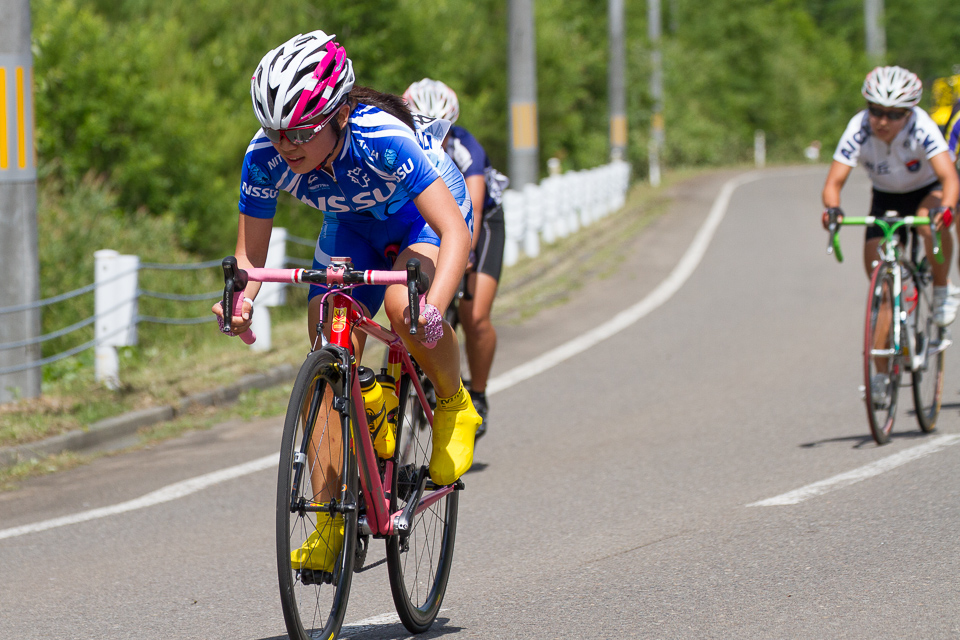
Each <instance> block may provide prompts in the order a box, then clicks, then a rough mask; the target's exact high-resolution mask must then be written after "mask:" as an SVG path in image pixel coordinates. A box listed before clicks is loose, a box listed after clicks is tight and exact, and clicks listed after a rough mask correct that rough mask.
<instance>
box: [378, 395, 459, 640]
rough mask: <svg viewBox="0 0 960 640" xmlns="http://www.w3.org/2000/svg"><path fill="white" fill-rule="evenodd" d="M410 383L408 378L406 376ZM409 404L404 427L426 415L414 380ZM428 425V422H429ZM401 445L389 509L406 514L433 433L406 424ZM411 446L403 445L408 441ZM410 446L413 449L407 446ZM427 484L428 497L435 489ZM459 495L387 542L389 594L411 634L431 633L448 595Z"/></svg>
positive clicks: (438, 504)
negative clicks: (408, 421)
mask: <svg viewBox="0 0 960 640" xmlns="http://www.w3.org/2000/svg"><path fill="white" fill-rule="evenodd" d="M404 377H405V378H406V376H404ZM401 387H402V393H403V397H404V399H405V401H406V402H407V403H410V402H413V404H414V407H413V408H411V407H405V408H404V412H403V414H402V415H403V417H404V422H406V420H407V418H408V417H410V416H414V419H416V416H417V415H419V414H422V413H423V411H422V409H421V408H420V406H419V399H418V396H417V394H416V392H413V393H411V392H410V391H409V390H408V389H407V388H408V387H413V385H412V384H410V383H409V380H405V381H404V383H403V384H402V385H401ZM425 422H426V421H425V420H424V423H425ZM399 431H400V441H399V442H398V443H397V444H398V445H399V446H398V452H400V451H402V452H404V453H403V455H402V457H401V455H399V453H398V456H397V458H398V460H397V464H396V465H395V468H394V477H393V486H394V487H395V489H394V491H392V492H391V496H390V510H391V511H392V512H396V511H397V510H399V509H403V508H404V507H405V506H406V504H407V501H409V500H413V499H415V494H416V484H417V479H418V477H419V476H420V474H425V473H427V467H428V465H429V464H430V452H431V440H432V434H433V431H432V429H431V428H430V426H429V425H428V424H425V425H420V424H414V425H411V426H410V427H408V426H407V425H406V424H404V425H401V429H400V430H399ZM405 439H406V440H407V442H404V440H405ZM408 445H409V446H408ZM434 489H435V487H434V485H433V484H432V483H431V482H430V481H429V480H427V488H426V490H425V491H424V495H428V494H429V492H430V491H432V490H434ZM459 495H460V492H459V491H452V492H450V493H449V494H447V495H446V496H445V497H443V498H441V499H440V500H438V501H437V502H435V503H434V504H432V505H431V506H430V507H428V508H427V509H424V510H423V511H421V512H420V513H419V514H417V515H415V516H414V517H413V518H412V520H411V523H410V529H409V531H408V532H407V533H406V534H405V535H394V536H390V538H388V539H387V572H388V574H389V575H390V591H391V592H392V593H393V602H394V604H395V605H396V607H397V614H398V615H399V616H400V620H401V621H402V622H403V626H405V627H406V628H407V630H409V631H410V632H411V633H422V632H424V631H426V630H427V629H429V628H430V625H432V624H433V621H434V619H436V617H437V613H438V612H439V611H440V603H441V602H442V601H443V595H444V593H445V592H446V590H447V580H448V578H449V577H450V567H451V565H452V564H453V547H454V541H455V539H456V533H457V509H458V506H459Z"/></svg>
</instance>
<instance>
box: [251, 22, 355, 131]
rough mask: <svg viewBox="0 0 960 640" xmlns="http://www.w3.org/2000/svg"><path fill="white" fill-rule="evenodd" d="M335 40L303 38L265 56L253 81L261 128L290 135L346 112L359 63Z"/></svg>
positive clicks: (319, 36) (315, 33)
mask: <svg viewBox="0 0 960 640" xmlns="http://www.w3.org/2000/svg"><path fill="white" fill-rule="evenodd" d="M334 38H335V36H334V35H327V34H326V33H324V32H323V31H311V32H310V33H307V34H299V35H297V36H295V37H293V38H290V39H289V40H287V41H286V42H284V43H283V44H282V45H280V46H279V47H277V48H276V49H273V50H272V51H270V52H268V53H267V55H265V56H263V59H262V60H260V64H259V65H257V70H256V71H255V72H254V74H253V77H252V78H251V79H250V96H251V97H252V98H253V110H254V112H255V113H256V114H257V120H259V121H260V124H261V125H263V126H264V127H266V128H268V129H289V128H290V127H296V126H297V125H300V124H302V123H304V122H305V121H307V120H309V119H310V118H313V117H316V116H318V115H322V114H328V113H330V112H332V111H333V110H334V109H336V108H337V107H338V106H340V104H341V103H342V102H343V100H344V99H345V98H346V95H347V94H348V93H349V92H350V89H352V88H353V82H354V75H353V63H352V62H350V58H348V57H347V53H346V51H345V50H344V48H343V47H341V46H340V44H339V43H337V42H334Z"/></svg>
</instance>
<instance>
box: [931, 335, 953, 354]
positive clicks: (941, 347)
mask: <svg viewBox="0 0 960 640" xmlns="http://www.w3.org/2000/svg"><path fill="white" fill-rule="evenodd" d="M952 344H953V340H951V339H949V338H943V339H942V340H940V342H931V343H930V347H929V348H928V349H927V356H928V357H929V356H935V355H937V354H938V353H940V352H941V351H946V350H947V347H949V346H950V345H952Z"/></svg>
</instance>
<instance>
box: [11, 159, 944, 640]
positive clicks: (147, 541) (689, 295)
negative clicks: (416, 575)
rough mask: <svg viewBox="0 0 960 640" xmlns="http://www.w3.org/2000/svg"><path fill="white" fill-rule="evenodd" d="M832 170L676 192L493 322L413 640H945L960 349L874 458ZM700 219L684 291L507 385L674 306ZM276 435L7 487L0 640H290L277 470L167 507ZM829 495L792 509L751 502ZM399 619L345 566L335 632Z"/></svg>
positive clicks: (385, 592)
mask: <svg viewBox="0 0 960 640" xmlns="http://www.w3.org/2000/svg"><path fill="white" fill-rule="evenodd" d="M825 172H826V170H825V168H824V167H799V168H793V169H789V168H787V169H770V170H766V171H764V172H760V173H758V174H756V175H752V176H750V179H749V180H747V181H744V182H743V183H742V184H740V185H739V186H738V187H737V188H736V189H735V190H734V191H733V192H732V195H730V198H729V203H728V204H729V206H728V207H726V208H722V207H718V206H714V203H715V200H716V198H717V196H718V195H719V194H720V193H721V188H722V186H723V185H724V184H726V183H727V181H728V180H730V179H732V178H734V177H736V176H738V175H740V174H736V173H732V172H727V173H717V174H712V175H710V176H707V177H701V178H699V179H697V180H696V181H694V182H691V183H688V184H685V185H683V187H681V188H677V189H675V190H674V193H673V195H674V201H673V204H672V205H671V207H670V210H669V213H668V214H666V215H664V216H662V217H660V218H658V219H657V220H656V221H655V222H654V223H653V224H651V225H650V226H649V227H648V228H647V229H646V230H645V232H644V233H643V235H642V236H641V237H639V238H638V239H637V240H636V243H635V247H634V249H635V250H634V251H633V253H632V257H631V258H630V259H629V260H627V261H626V262H624V264H622V265H620V269H619V272H618V273H615V274H612V275H611V274H606V275H605V276H604V277H595V278H591V279H590V280H589V284H588V286H587V287H586V288H584V289H582V290H581V291H580V292H579V293H578V294H577V295H575V296H574V297H573V299H572V301H571V302H569V303H568V304H566V305H565V306H563V307H560V308H555V309H552V310H549V311H547V312H545V313H542V314H540V316H538V317H535V318H533V319H531V320H530V321H528V322H526V323H525V324H523V325H522V326H509V327H502V328H501V330H500V338H501V340H500V350H499V353H498V357H497V362H496V365H495V370H494V374H495V377H497V376H499V380H500V387H499V390H498V391H497V392H496V393H495V394H494V395H492V396H491V404H492V410H491V411H492V412H491V427H490V430H489V432H488V435H487V436H486V437H485V438H484V439H483V440H482V441H481V442H480V444H479V446H478V450H477V454H476V462H475V465H474V469H473V470H472V471H471V472H470V473H468V474H467V475H466V476H465V482H466V485H467V489H466V490H465V492H464V493H463V495H462V496H461V506H460V522H459V528H458V534H457V551H456V558H455V562H454V568H453V573H452V577H451V581H450V586H449V589H448V591H447V595H446V599H445V600H444V606H443V610H442V611H441V614H440V617H439V618H438V621H437V623H436V624H435V625H434V627H433V629H431V631H430V632H428V633H427V634H424V635H423V636H422V637H425V638H439V637H445V638H457V639H460V638H485V639H487V638H511V639H514V638H531V639H541V638H758V639H760V638H763V639H769V638H818V639H819V638H957V637H960V582H958V580H957V575H958V569H960V566H958V565H960V550H958V545H957V543H956V533H955V532H957V531H960V499H958V498H960V483H958V481H957V479H956V472H955V470H956V468H957V465H958V462H960V446H954V445H956V444H957V443H958V442H960V437H956V436H958V434H960V357H955V356H956V354H955V353H954V352H953V350H951V351H948V352H947V362H948V364H947V373H946V384H945V397H944V408H943V412H942V414H941V419H940V424H939V429H938V430H937V432H936V433H934V434H930V435H924V434H921V433H920V432H919V430H918V428H917V426H916V423H915V419H914V417H913V415H912V412H910V411H909V408H910V405H911V403H910V398H909V390H905V391H906V393H905V395H903V396H901V398H902V402H901V410H900V415H899V418H898V423H897V426H896V427H895V433H894V437H893V439H892V442H891V443H890V444H889V445H886V446H883V447H878V446H876V445H874V444H873V442H872V440H871V439H870V437H869V434H868V427H867V424H866V416H865V414H864V410H863V403H862V401H861V400H860V396H859V391H858V386H859V385H860V384H862V381H861V375H862V373H861V372H862V361H861V358H862V356H861V348H862V330H863V327H862V322H863V305H864V301H865V299H866V284H867V283H866V278H865V276H864V274H863V271H862V267H861V265H860V259H859V256H860V254H861V252H862V233H863V232H862V230H857V229H849V228H848V229H845V230H844V232H843V236H842V238H843V243H844V248H845V253H846V255H847V256H848V260H847V262H846V263H844V264H842V265H838V264H837V263H836V262H835V261H834V260H833V258H828V257H827V256H826V255H825V253H824V248H825V246H826V233H825V232H824V231H823V230H822V229H821V228H820V225H819V221H818V217H819V210H820V204H819V193H820V188H821V186H822V183H823V179H824V177H825ZM844 195H845V198H844V208H845V209H846V210H847V211H848V212H849V213H851V215H861V214H862V213H863V212H864V211H865V210H866V206H867V204H868V198H869V187H868V184H867V183H866V181H865V178H864V177H863V175H862V173H861V172H857V173H855V174H854V176H853V178H852V179H851V181H850V183H849V184H848V186H847V188H846V191H845V194H844ZM711 211H714V213H716V212H718V211H719V212H720V213H725V216H724V217H723V218H722V220H720V222H719V226H717V227H716V230H715V233H714V235H713V236H712V237H711V238H710V242H709V244H708V245H706V251H705V252H704V253H703V255H702V260H700V262H699V263H697V264H696V268H695V269H694V270H693V271H692V273H691V274H690V275H689V278H687V279H686V280H681V281H679V282H678V281H676V278H674V283H675V284H676V285H677V286H675V287H674V289H675V291H673V292H672V295H669V296H666V297H662V299H661V300H660V301H661V302H662V303H661V304H659V306H656V305H653V306H651V307H650V308H648V309H646V311H647V312H646V313H645V314H640V315H641V316H642V317H639V319H638V320H637V321H636V322H634V323H633V324H630V325H629V326H627V327H625V328H623V329H621V330H619V331H618V332H616V333H615V334H614V335H612V336H610V337H608V338H606V339H604V340H602V341H600V342H599V343H597V344H595V345H593V346H591V347H590V348H588V349H586V350H582V351H580V352H579V353H576V354H575V355H572V356H571V357H569V358H567V359H565V360H563V361H561V362H559V363H558V364H556V365H555V366H552V367H550V368H548V369H546V370H543V371H541V372H539V373H537V374H536V375H533V376H531V377H527V378H526V379H523V380H519V381H515V382H512V383H511V382H509V378H507V377H505V376H507V375H509V373H510V372H511V371H515V370H516V369H515V367H518V366H520V365H523V364H524V363H527V362H529V361H531V360H533V359H535V358H536V357H538V356H541V355H542V354H544V353H547V352H550V350H551V349H554V348H555V347H557V346H558V345H561V344H567V343H569V342H570V341H576V340H578V339H579V340H581V341H582V340H585V339H586V337H585V336H589V335H591V334H589V333H588V332H589V331H590V330H592V329H595V328H597V327H601V326H604V323H607V322H609V321H611V320H612V319H613V318H615V317H616V314H617V313H619V312H620V311H622V310H624V309H629V308H635V305H637V304H638V303H641V302H642V301H644V300H649V298H648V295H650V294H651V292H655V291H659V292H661V293H662V292H663V283H664V282H665V281H668V276H670V274H671V272H672V271H673V270H674V268H675V267H676V265H677V264H678V262H680V260H681V257H682V256H684V255H685V253H686V252H687V251H688V248H689V247H690V246H691V243H693V242H694V238H695V237H696V234H697V232H698V229H701V228H702V225H703V224H704V221H705V220H707V219H708V214H710V212H711ZM711 219H712V220H714V221H716V220H717V219H718V218H717V217H716V216H715V217H713V218H711ZM954 281H955V282H960V278H958V277H957V271H956V267H954ZM658 287H660V288H658ZM573 344H576V343H573ZM954 349H956V347H954ZM279 422H280V421H279V420H264V421H259V422H250V423H227V424H222V425H219V426H217V427H216V428H214V429H212V430H210V431H206V432H200V433H192V434H188V435H186V436H184V437H182V438H180V439H177V440H174V441H170V442H167V443H164V444H160V445H156V446H154V447H152V448H150V449H146V450H142V451H138V452H134V453H129V454H124V455H119V456H114V457H110V458H103V459H100V460H97V461H96V462H94V463H92V464H90V465H88V466H85V467H83V468H79V469H75V470H73V471H69V472H65V473H61V474H58V475H55V476H49V477H45V478H39V479H36V480H31V481H29V482H28V483H26V484H25V485H24V486H23V487H22V488H21V489H19V490H17V491H15V492H10V493H3V494H0V638H2V639H10V640H14V639H16V640H20V639H24V640H26V639H32V638H38V639H39V638H44V639H46V638H70V639H78V640H79V639H88V638H89V639H97V640H110V639H115V638H116V639H119V638H123V639H126V638H131V637H134V638H138V639H139V640H146V639H154V638H155V639H163V640H176V639H181V638H182V639H211V640H213V639H219V638H230V639H234V638H241V639H251V640H274V639H282V638H286V634H285V631H284V627H283V619H282V616H281V613H280V606H279V598H278V595H277V587H276V576H275V559H274V540H273V512H274V505H273V497H274V484H275V481H276V479H275V476H276V473H275V466H272V465H270V464H269V463H260V464H259V466H258V467H256V468H260V469H261V470H259V471H253V472H248V473H243V474H240V475H237V477H235V478H232V479H228V480H225V481H221V482H216V483H212V484H210V485H209V486H207V487H206V488H203V489H201V490H199V491H195V492H193V493H189V494H186V495H183V496H182V497H175V495H176V493H175V491H174V490H172V489H164V488H165V487H170V485H173V484H174V483H178V482H182V481H185V480H189V479H191V478H196V477H198V476H203V475H204V474H208V473H210V472H214V471H217V470H221V469H230V468H234V467H236V466H237V465H242V464H244V463H250V462H251V461H261V460H263V459H264V458H265V457H266V456H269V455H271V454H273V453H275V452H276V450H277V446H278V442H279V436H280V426H279ZM868 465H873V466H868ZM850 472H853V473H850ZM841 474H846V475H841ZM818 482H819V483H822V484H820V485H816V487H814V489H813V490H810V491H809V492H808V493H807V494H806V499H804V500H802V501H800V502H798V503H796V504H779V505H776V506H757V503H758V502H762V501H765V500H768V499H771V498H775V497H777V496H781V495H783V494H786V493H788V492H791V491H794V490H797V489H801V488H804V487H809V486H810V485H812V484H814V483H818ZM158 490H160V491H161V492H162V493H160V494H152V492H155V491H158ZM151 495H152V499H148V500H142V501H141V502H139V503H131V502H130V501H133V500H136V499H139V498H142V497H144V496H151ZM114 505H123V507H122V508H116V509H114V511H115V512H114V513H111V514H109V515H104V516H103V517H97V518H93V519H89V520H85V521H80V522H73V523H69V524H63V525H62V526H57V527H54V528H47V529H42V530H40V529H41V528H42V527H39V526H33V528H32V529H30V527H31V525H37V523H43V522H47V521H49V520H51V519H53V518H58V517H70V516H76V515H77V514H90V513H91V510H93V509H101V508H107V507H111V506H114ZM74 519H75V520H81V519H82V517H78V518H74ZM18 527H26V528H27V529H16V530H14V528H18ZM14 534H16V535H14ZM378 553H382V552H378ZM372 559H376V557H374V558H372ZM392 612H393V604H392V600H391V596H390V590H389V585H388V581H387V576H386V569H385V567H383V568H378V569H375V570H373V571H370V572H367V573H363V574H358V575H357V577H356V579H355V580H354V587H353V590H352V593H351V599H350V606H349V611H348V613H347V621H348V625H347V626H346V627H345V629H344V632H343V637H352V638H359V639H367V640H384V639H392V638H406V637H408V635H407V634H406V633H405V631H404V629H403V627H402V626H401V625H400V624H399V623H398V622H396V618H395V617H394V616H392V615H391V614H392Z"/></svg>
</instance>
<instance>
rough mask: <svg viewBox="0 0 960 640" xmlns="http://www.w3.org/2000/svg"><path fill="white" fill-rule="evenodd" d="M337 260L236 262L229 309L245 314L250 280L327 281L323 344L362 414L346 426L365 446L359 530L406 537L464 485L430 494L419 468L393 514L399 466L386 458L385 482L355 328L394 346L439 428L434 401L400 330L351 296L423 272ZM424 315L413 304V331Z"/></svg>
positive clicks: (402, 394) (394, 356)
mask: <svg viewBox="0 0 960 640" xmlns="http://www.w3.org/2000/svg"><path fill="white" fill-rule="evenodd" d="M336 260H337V261H340V262H337V263H335V264H334V265H331V266H330V267H327V269H326V270H325V271H324V270H304V269H246V270H239V269H236V267H235V263H234V265H233V269H234V270H235V273H234V274H232V275H233V276H234V277H233V281H234V286H237V285H242V286H237V290H236V291H235V292H234V293H235V294H236V295H234V296H233V299H232V300H228V297H229V296H227V295H226V294H225V296H224V307H223V308H225V309H226V308H233V309H234V315H239V310H240V309H242V308H243V288H245V287H246V283H247V282H248V281H249V282H281V283H292V284H301V283H312V284H323V285H325V286H327V287H328V290H327V292H326V293H324V294H323V297H322V298H321V302H320V305H321V314H320V317H321V322H320V325H321V326H320V327H318V331H317V334H318V336H319V340H320V341H321V347H320V348H321V349H327V350H330V351H332V352H333V353H334V354H335V355H336V356H337V359H338V361H339V362H340V364H341V368H342V372H343V375H344V385H343V393H344V396H345V400H346V401H347V403H348V404H349V405H352V406H353V409H354V415H356V420H355V421H350V420H348V421H347V423H348V424H352V425H354V432H353V433H348V431H349V429H348V428H347V427H346V426H345V427H344V431H345V433H344V443H348V442H352V443H354V444H359V446H356V447H355V450H356V451H357V464H358V467H359V471H360V473H359V478H360V484H361V487H362V488H363V497H364V503H365V505H366V508H367V515H366V517H360V518H359V520H358V527H359V531H360V533H361V534H363V535H367V534H370V535H373V536H377V537H385V536H391V535H397V534H399V535H401V536H402V535H404V534H405V533H406V532H408V531H409V529H410V522H411V521H412V520H413V518H414V516H416V515H418V514H420V513H421V512H423V511H425V510H426V509H428V508H429V507H430V506H431V505H433V504H434V503H436V502H438V501H439V500H441V499H442V498H443V497H445V496H446V495H447V494H449V493H450V492H452V491H456V490H458V489H459V488H460V486H461V485H460V483H459V482H457V483H455V484H453V485H448V486H445V487H438V488H436V489H435V490H433V491H431V492H430V493H428V494H427V495H426V496H424V490H425V489H426V487H427V483H428V481H429V475H428V472H427V468H426V467H422V468H421V469H419V470H418V476H417V484H416V490H415V491H416V492H415V494H414V496H413V497H412V498H411V499H410V500H409V501H408V502H407V505H406V507H405V508H404V509H402V510H399V511H396V512H394V513H390V502H389V500H388V498H387V494H388V493H389V492H390V491H391V489H392V486H391V484H392V481H393V475H394V474H393V467H394V464H395V460H394V459H393V458H391V459H388V460H386V461H385V472H384V474H383V475H384V478H385V479H386V480H385V481H381V480H380V473H379V466H378V459H377V456H376V453H375V452H374V449H373V441H372V440H371V438H370V431H369V427H368V424H367V413H366V411H365V409H364V406H363V394H362V392H361V391H360V376H359V375H357V362H356V357H355V353H354V348H353V331H354V330H359V331H362V332H363V333H365V334H366V335H368V336H370V337H372V338H374V339H376V340H379V341H380V342H382V343H383V344H385V345H386V346H387V348H388V349H389V356H388V357H389V358H390V362H394V363H396V362H399V363H400V364H401V371H402V373H405V374H406V380H405V382H404V383H405V384H413V385H414V389H416V392H417V396H418V399H419V401H420V405H421V409H422V410H423V412H424V414H425V415H426V416H427V420H428V421H429V423H430V425H431V427H432V426H433V411H432V410H431V409H430V404H429V403H428V402H427V398H426V395H425V393H424V391H423V387H422V385H421V384H420V379H419V376H418V375H417V369H416V366H415V365H414V364H413V360H412V358H411V357H410V354H409V352H408V351H407V349H406V347H405V346H404V344H403V341H402V340H401V339H400V336H399V335H397V333H396V332H394V331H393V330H392V329H388V328H386V327H384V326H382V325H381V324H379V323H378V322H376V321H375V320H373V319H372V318H370V317H369V316H367V315H366V314H364V312H363V308H362V307H361V306H360V304H359V303H358V302H357V301H356V300H355V299H354V298H353V297H352V296H351V295H350V290H351V289H353V288H354V287H357V286H360V285H362V284H377V285H390V284H406V285H408V286H410V283H411V278H413V279H414V280H416V278H417V277H419V263H417V265H416V270H417V276H413V275H412V272H411V267H410V265H408V268H407V271H372V270H368V271H362V272H358V271H349V272H348V269H347V267H346V266H344V263H347V262H349V258H337V259H336ZM226 262H227V261H226V260H225V261H224V272H225V274H227V280H228V282H229V281H230V280H231V277H230V276H231V274H229V273H228V265H227V264H226ZM360 274H362V281H353V282H348V281H347V278H345V276H347V275H349V276H352V279H353V280H356V279H357V278H358V277H361V275H360ZM229 286H230V285H228V288H229ZM411 291H413V289H411ZM413 300H415V298H414V296H413V294H412V293H411V301H413ZM328 306H329V310H330V315H329V317H330V338H329V340H328V339H327V338H326V337H325V336H324V335H323V331H322V325H323V320H322V319H324V318H326V317H328V315H327V313H326V311H327V309H328ZM418 316H419V306H418V305H417V308H416V309H414V308H411V327H414V328H413V329H412V330H411V333H413V332H415V331H416V326H417V321H416V319H417V317H418ZM247 333H249V334H250V335H249V336H248V337H247V339H245V342H252V341H253V340H255V339H256V338H255V336H253V334H252V333H250V332H247ZM241 337H243V336H241ZM314 346H316V345H314ZM397 383H398V386H399V383H400V381H399V380H398V381H397ZM397 391H398V397H399V400H400V403H401V404H400V406H399V408H398V416H400V418H399V419H400V420H402V419H403V416H404V409H405V407H404V406H403V403H404V402H405V401H406V397H407V393H406V391H407V388H406V387H404V388H403V390H402V391H401V390H400V389H398V390H397ZM334 410H339V411H340V413H341V415H346V414H347V413H348V411H347V407H346V406H344V407H337V406H334ZM400 426H402V425H400V424H398V429H397V432H398V433H397V435H398V437H400V435H401V432H402V429H400V428H399V427H400ZM399 444H400V443H399V441H398V442H397V445H398V446H397V450H398V451H399Z"/></svg>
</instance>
